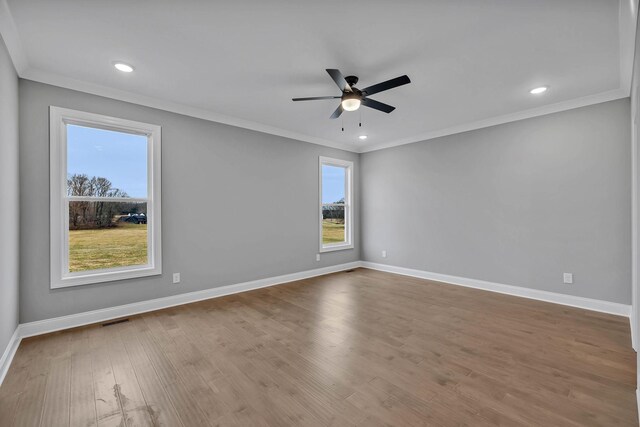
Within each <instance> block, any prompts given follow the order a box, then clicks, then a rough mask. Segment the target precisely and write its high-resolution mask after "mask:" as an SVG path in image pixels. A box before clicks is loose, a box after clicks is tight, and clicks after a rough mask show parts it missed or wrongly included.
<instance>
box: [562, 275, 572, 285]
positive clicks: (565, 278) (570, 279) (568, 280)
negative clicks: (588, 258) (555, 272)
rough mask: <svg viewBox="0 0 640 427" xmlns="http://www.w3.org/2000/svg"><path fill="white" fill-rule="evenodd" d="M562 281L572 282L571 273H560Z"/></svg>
mask: <svg viewBox="0 0 640 427" xmlns="http://www.w3.org/2000/svg"><path fill="white" fill-rule="evenodd" d="M562 280H563V281H564V283H573V273H564V274H563V275H562Z"/></svg>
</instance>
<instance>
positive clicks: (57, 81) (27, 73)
mask: <svg viewBox="0 0 640 427" xmlns="http://www.w3.org/2000/svg"><path fill="white" fill-rule="evenodd" d="M0 1H2V0H0ZM19 75H20V77H21V78H23V79H26V80H32V81H35V82H40V83H45V84H49V85H52V86H58V87H63V88H66V89H71V90H77V91H80V92H84V93H90V94H92V95H97V96H103V97H105V98H111V99H115V100H118V101H124V102H130V103H132V104H136V105H142V106H145V107H151V108H157V109H158V110H163V111H169V112H171V113H177V114H182V115H185V116H189V117H195V118H198V119H203V120H208V121H210V122H216V123H222V124H225V125H229V126H235V127H239V128H243V129H249V130H253V131H256V132H262V133H266V134H270V135H276V136H281V137H283V138H289V139H294V140H298V141H304V142H309V143H311V144H317V145H323V146H326V147H331V148H337V149H340V150H345V151H351V152H354V153H356V152H358V149H357V148H355V147H353V146H352V145H349V144H346V143H340V142H335V141H330V140H327V139H323V138H318V137H314V136H310V135H305V134H302V133H298V132H293V131H289V130H286V129H281V128H278V127H275V126H269V125H265V124H262V123H258V122H254V121H251V120H245V119H241V118H238V117H232V116H227V115H225V114H220V113H216V112H214V111H211V110H207V109H204V108H198V107H192V106H189V105H185V104H180V103H177V102H173V101H166V100H163V99H159V98H155V97H152V96H146V95H140V94H137V93H134V92H129V91H124V90H119V89H114V88H110V87H107V86H103V85H99V84H95V83H89V82H84V81H81V80H76V79H73V78H69V77H65V76H61V75H59V74H54V73H51V72H48V71H42V70H38V69H34V68H28V69H26V70H24V71H23V72H22V73H19Z"/></svg>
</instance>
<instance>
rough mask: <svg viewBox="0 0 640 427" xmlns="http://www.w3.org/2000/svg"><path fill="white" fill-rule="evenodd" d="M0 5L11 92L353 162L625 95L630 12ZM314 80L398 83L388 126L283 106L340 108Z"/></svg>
mask: <svg viewBox="0 0 640 427" xmlns="http://www.w3.org/2000/svg"><path fill="white" fill-rule="evenodd" d="M0 1H1V2H2V4H0V32H2V35H3V38H4V39H5V42H6V44H7V46H8V47H9V50H10V53H11V55H12V58H13V60H14V63H15V64H16V68H18V72H19V74H20V75H21V76H22V77H25V78H29V79H33V80H38V81H43V82H46V83H52V84H58V85H61V86H65V87H72V88H75V89H80V90H85V91H88V92H92V93H98V94H101V95H106V96H110V97H114V98H119V99H124V100H127V101H133V102H138V103H141V104H145V105H151V106H154V107H159V108H163V109H167V110H172V111H177V112H181V113H185V114H190V115H194V116H197V117H203V118H209V119H213V120H217V121H221V122H226V123H230V124H234V125H239V126H243V127H248V128H251V129H257V130H262V131H266V132H269V133H274V134H279V135H284V136H291V137H294V138H297V139H301V140H305V141H309V142H316V143H323V144H326V145H332V146H340V147H343V148H347V149H350V150H353V151H368V150H370V149H374V148H379V147H382V146H391V145H397V144H399V143H406V142H413V141H417V140H421V139H426V138H429V137H433V136H438V135H443V134H447V133H454V132H457V131H463V130H468V129H473V128H478V127H483V126H487V125H491V124H496V123H501V122H506V121H510V120H514V119H519V118H524V117H530V116H534V115H539V114H544V113H548V112H551V111H558V110H562V109H567V108H572V107H575V106H580V105H588V104H590V103H594V102H601V101H604V100H610V99H616V98H621V97H624V96H628V94H629V86H630V78H631V68H630V64H631V60H630V58H632V56H631V55H632V53H633V37H634V33H635V7H634V5H635V3H636V1H635V0H620V1H619V0H466V1H464V0H457V1H450V0H431V1H419V0H414V1H380V0H376V1H372V0H368V1H366V0H352V1H344V0H342V1H317V0H316V1H311V0H297V1H284V0H271V1H264V0H244V1H238V0H235V1H222V0H219V1H216V2H212V1H204V0H201V1H196V0H182V1H168V0H165V1H158V0H146V1H131V0H127V1H124V0H111V1H79V0H75V1H74V0H57V1H51V0H8V1H7V0H0ZM5 1H6V3H4V2H5ZM116 60H120V61H123V62H126V63H129V64H131V65H133V66H134V67H135V72H134V73H132V74H123V73H120V72H117V71H115V69H114V68H113V66H112V63H113V61H116ZM325 68H339V69H340V70H342V72H343V74H344V75H348V74H355V75H357V76H359V77H360V84H358V87H361V88H363V87H365V86H368V85H371V84H374V83H378V82H380V81H383V80H386V79H389V78H393V77H397V76H399V75H402V74H407V75H409V77H410V78H411V80H412V83H411V84H409V85H406V86H403V87H399V88H396V89H393V90H391V91H388V92H384V93H380V94H377V95H374V96H372V98H374V99H376V100H379V101H382V102H385V103H389V104H391V105H394V106H395V107H396V108H397V109H396V110H395V111H394V112H392V113H391V114H388V115H387V114H384V113H381V112H378V111H375V110H371V109H367V108H361V109H360V110H359V111H358V112H355V113H345V114H344V115H343V116H344V126H345V131H344V132H342V131H341V126H342V121H341V120H340V119H339V120H330V119H329V115H330V114H331V113H332V112H333V110H334V109H335V108H336V106H337V105H338V102H337V100H329V101H315V102H305V103H302V102H299V103H293V102H292V101H291V98H292V97H301V96H321V95H339V94H340V92H339V90H338V88H337V87H336V85H335V84H334V83H333V81H332V80H331V79H330V78H329V76H328V75H327V73H326V72H325V71H324V70H325ZM540 85H549V86H550V89H549V91H548V92H547V93H546V94H544V95H541V96H532V95H530V94H529V93H528V91H529V89H531V88H533V87H536V86H540ZM360 111H362V120H363V130H362V132H364V133H366V134H368V135H369V139H368V140H367V141H364V142H362V141H359V140H358V139H357V135H358V134H359V132H361V130H360V129H358V126H357V121H358V118H359V116H360V113H359V112H360Z"/></svg>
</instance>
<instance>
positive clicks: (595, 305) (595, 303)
mask: <svg viewBox="0 0 640 427" xmlns="http://www.w3.org/2000/svg"><path fill="white" fill-rule="evenodd" d="M361 266H362V267H365V268H370V269H372V270H379V271H386V272H389V273H395V274H402V275H404V276H411V277H418V278H420V279H427V280H434V281H437V282H444V283H449V284H452V285H459V286H466V287H468V288H476V289H483V290H485V291H491V292H498V293H501V294H508V295H513V296H518V297H523V298H529V299H535V300H539V301H546V302H552V303H555V304H562V305H568V306H571V307H578V308H583V309H586V310H593V311H599V312H602V313H609V314H615V315H618V316H625V317H630V316H631V306H630V305H627V304H619V303H615V302H609V301H602V300H597V299H591V298H584V297H577V296H573V295H566V294H559V293H555V292H548V291H541V290H537V289H531V288H524V287H520V286H512V285H504V284H502V283H493V282H487V281H484V280H476V279H469V278H466V277H457V276H449V275H447V274H440V273H431V272H429V271H423V270H414V269H411V268H404V267H396V266H393V265H387V264H378V263H374V262H368V261H362V262H361Z"/></svg>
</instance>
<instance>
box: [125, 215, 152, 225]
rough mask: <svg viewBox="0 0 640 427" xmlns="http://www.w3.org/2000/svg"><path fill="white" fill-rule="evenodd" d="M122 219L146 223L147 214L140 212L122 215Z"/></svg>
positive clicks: (134, 222) (135, 222)
mask: <svg viewBox="0 0 640 427" xmlns="http://www.w3.org/2000/svg"><path fill="white" fill-rule="evenodd" d="M120 221H124V222H131V223H133V224H146V223H147V216H146V215H145V214H143V213H140V214H128V215H123V216H121V217H120Z"/></svg>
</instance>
